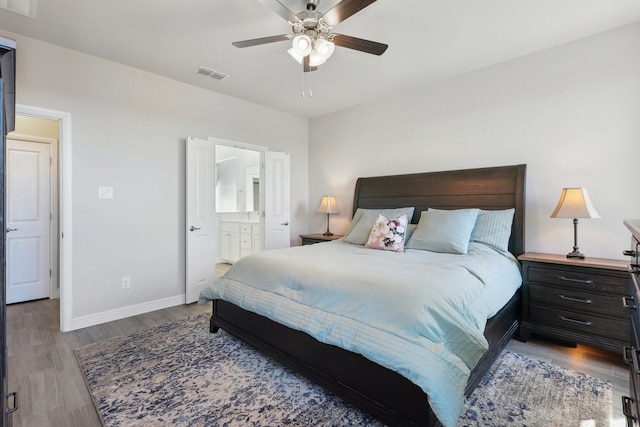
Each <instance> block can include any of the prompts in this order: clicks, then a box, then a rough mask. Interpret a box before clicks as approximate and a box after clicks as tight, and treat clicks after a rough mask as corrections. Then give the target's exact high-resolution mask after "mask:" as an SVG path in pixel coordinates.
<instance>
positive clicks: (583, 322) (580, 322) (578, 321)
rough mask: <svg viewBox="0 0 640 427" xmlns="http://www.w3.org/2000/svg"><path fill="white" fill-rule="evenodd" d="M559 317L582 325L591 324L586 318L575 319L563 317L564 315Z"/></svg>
mask: <svg viewBox="0 0 640 427" xmlns="http://www.w3.org/2000/svg"><path fill="white" fill-rule="evenodd" d="M560 319H562V320H564V321H565V322H571V323H577V324H579V325H583V326H591V322H590V321H588V320H577V319H572V318H570V317H565V316H560Z"/></svg>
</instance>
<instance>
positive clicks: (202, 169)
mask: <svg viewBox="0 0 640 427" xmlns="http://www.w3.org/2000/svg"><path fill="white" fill-rule="evenodd" d="M186 158H187V165H186V170H187V172H186V173H187V200H186V205H187V212H186V220H187V223H186V236H187V237H186V241H187V256H186V259H187V261H186V263H187V266H186V269H187V277H186V289H185V303H186V304H189V303H192V302H195V301H197V300H198V296H199V295H200V291H201V290H202V289H204V288H205V287H206V286H208V285H210V284H211V283H213V281H214V280H215V277H216V253H215V251H216V236H217V230H216V223H215V194H216V192H215V178H216V175H215V165H216V159H215V143H214V142H212V141H206V140H202V139H196V138H191V137H189V138H187V156H186Z"/></svg>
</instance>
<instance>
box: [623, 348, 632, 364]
mask: <svg viewBox="0 0 640 427" xmlns="http://www.w3.org/2000/svg"><path fill="white" fill-rule="evenodd" d="M633 350H634V349H633V347H629V346H627V345H625V346H624V347H622V360H624V363H626V364H627V365H631V363H632V360H631V357H632V356H631V352H632V351H633Z"/></svg>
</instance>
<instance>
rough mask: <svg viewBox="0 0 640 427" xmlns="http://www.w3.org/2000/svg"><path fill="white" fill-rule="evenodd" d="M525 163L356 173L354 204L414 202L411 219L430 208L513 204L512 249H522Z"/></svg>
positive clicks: (402, 204) (376, 206)
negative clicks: (386, 173) (367, 174)
mask: <svg viewBox="0 0 640 427" xmlns="http://www.w3.org/2000/svg"><path fill="white" fill-rule="evenodd" d="M526 171H527V165H526V164H523V165H514V166H498V167H491V168H479V169H462V170H454V171H442V172H425V173H414V174H407V175H391V176H376V177H366V178H358V180H357V181H356V188H355V193H354V196H353V213H354V214H355V211H356V209H358V208H364V209H385V208H398V207H405V206H414V207H415V211H414V213H413V218H412V219H411V222H412V223H414V224H415V223H417V222H418V220H419V219H420V212H421V211H425V210H427V209H428V208H435V209H461V208H480V209H485V210H493V209H508V208H515V214H514V217H513V226H512V227H513V228H512V230H511V239H510V240H509V251H510V252H511V253H512V254H514V255H516V256H518V255H520V254H522V253H524V200H525V178H526Z"/></svg>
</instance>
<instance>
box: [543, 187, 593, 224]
mask: <svg viewBox="0 0 640 427" xmlns="http://www.w3.org/2000/svg"><path fill="white" fill-rule="evenodd" d="M551 218H600V214H598V211H596V208H594V207H593V205H592V204H591V200H590V199H589V194H588V193H587V189H586V188H563V189H562V194H561V195H560V201H558V206H556V209H555V210H554V211H553V212H552V213H551Z"/></svg>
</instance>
